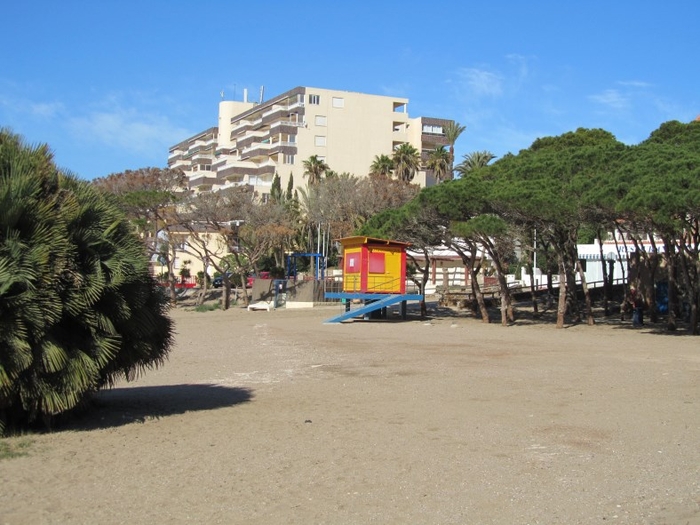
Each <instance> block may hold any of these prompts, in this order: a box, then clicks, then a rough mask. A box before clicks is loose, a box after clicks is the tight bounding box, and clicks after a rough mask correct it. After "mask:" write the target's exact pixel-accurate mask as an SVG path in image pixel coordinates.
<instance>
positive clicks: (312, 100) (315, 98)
mask: <svg viewBox="0 0 700 525" xmlns="http://www.w3.org/2000/svg"><path fill="white" fill-rule="evenodd" d="M320 103H321V96H320V95H309V104H314V105H316V106H318V105H319V104H320Z"/></svg>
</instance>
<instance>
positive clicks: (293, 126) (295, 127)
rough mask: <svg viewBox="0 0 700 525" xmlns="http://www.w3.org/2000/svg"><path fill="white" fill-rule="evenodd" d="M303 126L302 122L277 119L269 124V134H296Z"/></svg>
mask: <svg viewBox="0 0 700 525" xmlns="http://www.w3.org/2000/svg"><path fill="white" fill-rule="evenodd" d="M301 127H304V123H303V122H292V121H291V120H279V121H277V122H275V123H274V124H271V125H270V135H281V134H285V135H296V134H297V133H298V131H299V128H301Z"/></svg>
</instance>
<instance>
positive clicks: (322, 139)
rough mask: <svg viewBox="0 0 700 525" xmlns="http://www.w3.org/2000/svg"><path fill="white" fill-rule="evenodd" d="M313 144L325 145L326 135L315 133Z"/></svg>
mask: <svg viewBox="0 0 700 525" xmlns="http://www.w3.org/2000/svg"><path fill="white" fill-rule="evenodd" d="M314 144H315V145H316V146H325V145H326V137H325V136H324V135H316V136H315V137H314Z"/></svg>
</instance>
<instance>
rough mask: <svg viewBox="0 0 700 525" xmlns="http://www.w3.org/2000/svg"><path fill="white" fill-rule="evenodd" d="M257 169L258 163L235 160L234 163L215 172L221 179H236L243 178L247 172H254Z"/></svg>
mask: <svg viewBox="0 0 700 525" xmlns="http://www.w3.org/2000/svg"><path fill="white" fill-rule="evenodd" d="M257 169H258V165H257V164H255V163H254V162H241V161H236V162H235V163H232V164H228V165H226V166H224V167H222V168H219V169H218V170H217V172H216V173H217V175H218V176H219V178H220V179H222V180H229V181H236V180H243V176H244V175H247V174H248V173H251V172H253V173H256V172H257Z"/></svg>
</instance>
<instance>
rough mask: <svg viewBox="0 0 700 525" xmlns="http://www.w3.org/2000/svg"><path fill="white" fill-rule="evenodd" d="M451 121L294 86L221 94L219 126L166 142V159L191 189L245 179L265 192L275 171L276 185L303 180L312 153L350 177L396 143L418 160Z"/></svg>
mask: <svg viewBox="0 0 700 525" xmlns="http://www.w3.org/2000/svg"><path fill="white" fill-rule="evenodd" d="M449 122H450V121H449V120H446V119H439V118H428V117H417V118H410V117H409V115H408V99H406V98H399V97H387V96H381V95H368V94H364V93H354V92H349V91H334V90H330V89H320V88H312V87H297V88H294V89H292V90H291V91H287V92H286V93H283V94H281V95H279V96H277V97H275V98H273V99H271V100H268V101H265V102H263V101H262V100H261V101H259V102H249V101H248V100H247V92H245V91H244V97H243V101H242V102H241V101H227V100H222V101H221V102H220V103H219V122H218V126H216V127H212V128H209V129H207V130H205V131H202V132H201V133H198V134H197V135H194V136H193V137H190V138H188V139H186V140H184V141H182V142H180V143H179V144H176V145H175V146H172V147H171V148H170V155H169V157H168V166H169V167H170V168H181V169H182V170H183V171H184V172H185V173H186V174H187V177H188V179H189V187H190V189H191V190H194V191H196V192H199V191H211V190H219V189H222V188H227V187H230V186H236V185H242V184H249V185H252V186H253V187H254V188H255V191H256V192H257V194H258V196H259V197H260V198H261V199H265V198H266V196H267V195H269V193H270V189H271V186H272V180H273V178H274V175H275V173H277V174H278V175H279V177H280V179H281V183H282V189H283V190H284V189H285V188H286V187H287V184H288V181H289V178H290V177H291V176H293V178H294V186H295V187H299V186H305V185H306V179H305V177H304V166H303V161H304V160H307V159H308V158H309V157H311V156H313V155H316V156H318V158H319V159H321V160H323V161H324V162H325V163H326V164H328V166H329V167H330V169H331V170H333V171H335V172H337V173H343V172H348V173H350V174H352V175H355V176H357V177H364V176H366V175H367V174H368V173H369V169H370V165H371V164H372V162H373V161H374V159H375V157H376V156H378V155H388V156H391V155H392V153H393V151H394V148H396V147H397V146H399V145H400V144H403V143H409V144H411V145H413V146H414V147H415V148H416V149H417V150H418V151H420V152H421V155H422V158H423V161H424V162H425V161H426V160H427V155H428V153H429V152H430V151H431V150H434V149H435V148H436V147H438V146H441V145H443V146H446V145H447V140H446V139H445V135H444V127H445V125H447V124H448V123H449ZM413 182H414V183H415V184H418V185H420V186H423V187H425V186H430V185H432V184H434V182H435V180H434V177H433V175H432V173H430V172H429V171H426V170H421V171H420V172H418V173H417V174H416V176H415V178H414V180H413Z"/></svg>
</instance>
